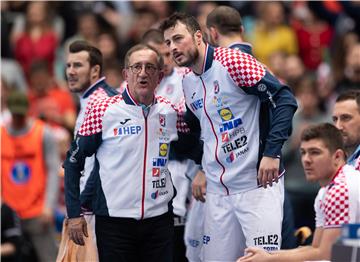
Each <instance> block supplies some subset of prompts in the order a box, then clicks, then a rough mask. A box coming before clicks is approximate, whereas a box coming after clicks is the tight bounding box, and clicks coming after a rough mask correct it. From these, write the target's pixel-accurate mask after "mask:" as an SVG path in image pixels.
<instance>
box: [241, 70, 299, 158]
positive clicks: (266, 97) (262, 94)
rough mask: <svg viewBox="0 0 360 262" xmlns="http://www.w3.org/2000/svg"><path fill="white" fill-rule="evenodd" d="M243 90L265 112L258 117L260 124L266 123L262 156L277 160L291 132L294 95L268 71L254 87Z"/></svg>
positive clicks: (294, 103)
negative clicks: (256, 101) (255, 100)
mask: <svg viewBox="0 0 360 262" xmlns="http://www.w3.org/2000/svg"><path fill="white" fill-rule="evenodd" d="M243 90H244V91H245V92H247V93H248V94H252V95H256V96H258V97H259V99H260V101H261V103H262V107H263V108H265V111H266V112H264V111H263V112H262V113H261V115H260V123H261V122H268V127H267V128H266V129H267V130H266V133H265V134H263V139H264V141H263V142H264V143H265V144H264V148H263V155H264V156H270V157H277V158H279V157H280V155H281V148H282V146H283V144H284V142H285V141H286V140H287V139H288V137H289V136H290V135H291V131H292V119H293V116H294V114H295V111H296V109H297V103H296V99H295V97H294V95H293V94H292V92H291V90H290V88H289V87H288V86H286V85H284V84H282V83H280V82H279V80H277V79H276V78H275V77H274V76H273V75H272V74H270V73H269V72H268V71H266V74H265V76H264V77H263V78H262V79H261V80H260V81H258V82H257V83H256V84H255V85H254V86H251V87H246V88H243ZM266 109H267V110H266ZM265 118H267V119H265Z"/></svg>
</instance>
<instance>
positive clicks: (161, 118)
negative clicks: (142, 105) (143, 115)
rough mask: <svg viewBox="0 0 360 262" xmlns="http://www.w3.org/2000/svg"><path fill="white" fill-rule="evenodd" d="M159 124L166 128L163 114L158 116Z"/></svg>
mask: <svg viewBox="0 0 360 262" xmlns="http://www.w3.org/2000/svg"><path fill="white" fill-rule="evenodd" d="M159 123H160V125H161V126H162V127H165V126H166V116H165V115H163V114H159Z"/></svg>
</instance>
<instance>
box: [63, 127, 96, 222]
mask: <svg viewBox="0 0 360 262" xmlns="http://www.w3.org/2000/svg"><path fill="white" fill-rule="evenodd" d="M101 134H102V133H101V132H100V133H96V134H93V135H90V136H82V135H79V134H78V135H77V136H76V138H75V140H74V141H73V142H72V143H71V148H70V150H69V151H68V153H67V156H66V160H65V163H64V169H65V203H66V209H67V214H68V217H69V218H73V217H79V216H80V215H81V207H80V196H79V195H80V186H79V183H80V177H81V173H82V171H83V169H84V165H85V158H86V157H89V156H92V155H93V154H95V153H96V151H97V149H98V148H99V146H100V144H101V142H102V138H101Z"/></svg>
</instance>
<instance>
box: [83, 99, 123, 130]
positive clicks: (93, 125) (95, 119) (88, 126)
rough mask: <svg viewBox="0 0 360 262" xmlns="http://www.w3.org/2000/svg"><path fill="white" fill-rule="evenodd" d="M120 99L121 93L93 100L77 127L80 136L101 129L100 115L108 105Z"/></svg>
mask: <svg viewBox="0 0 360 262" xmlns="http://www.w3.org/2000/svg"><path fill="white" fill-rule="evenodd" d="M121 100H122V97H121V95H117V96H113V97H108V98H104V99H99V100H97V101H94V103H93V105H92V108H91V110H90V111H89V112H88V114H87V115H86V117H85V120H84V122H83V124H82V125H81V127H80V129H79V134H80V135H82V136H91V135H94V134H97V133H100V132H101V131H102V117H103V116H104V114H105V111H106V110H107V108H108V107H109V105H112V104H115V103H118V102H120V101H121Z"/></svg>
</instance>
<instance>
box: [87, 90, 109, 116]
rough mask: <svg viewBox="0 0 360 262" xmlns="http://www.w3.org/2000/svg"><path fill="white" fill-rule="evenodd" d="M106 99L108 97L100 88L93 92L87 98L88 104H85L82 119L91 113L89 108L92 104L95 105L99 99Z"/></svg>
mask: <svg viewBox="0 0 360 262" xmlns="http://www.w3.org/2000/svg"><path fill="white" fill-rule="evenodd" d="M107 97H109V96H108V94H107V93H106V92H105V90H104V89H103V88H101V87H100V88H98V89H97V90H95V91H94V92H93V93H92V94H91V95H90V97H89V102H88V103H87V105H86V108H85V116H84V119H85V118H86V116H87V114H88V113H89V112H90V111H91V108H92V107H93V105H94V103H96V102H97V101H99V100H101V99H106V98H107Z"/></svg>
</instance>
